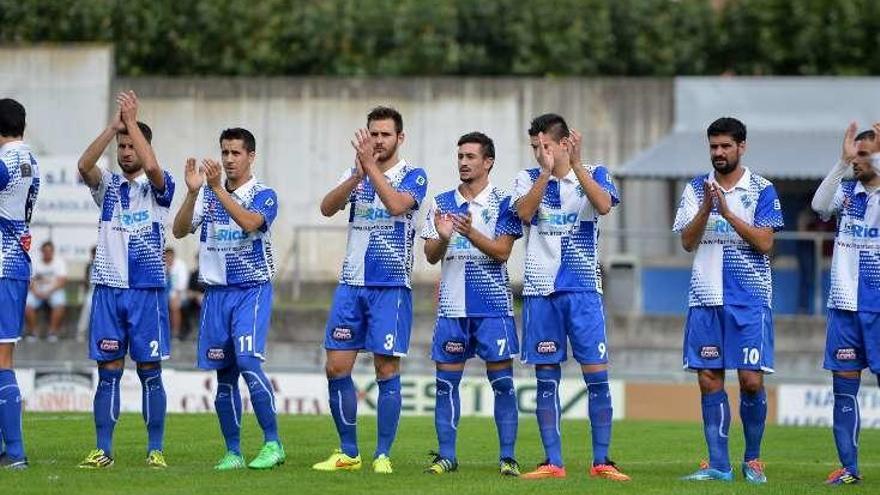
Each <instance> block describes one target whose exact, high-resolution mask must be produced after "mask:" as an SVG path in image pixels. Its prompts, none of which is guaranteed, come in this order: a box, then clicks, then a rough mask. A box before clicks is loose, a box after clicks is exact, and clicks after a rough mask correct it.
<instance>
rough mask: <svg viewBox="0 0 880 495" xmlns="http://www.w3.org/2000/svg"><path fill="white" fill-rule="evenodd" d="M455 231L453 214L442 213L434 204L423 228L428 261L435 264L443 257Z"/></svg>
mask: <svg viewBox="0 0 880 495" xmlns="http://www.w3.org/2000/svg"><path fill="white" fill-rule="evenodd" d="M454 231H455V226H454V224H453V223H452V217H451V215H449V214H446V213H442V212H441V211H440V209H439V208H437V205H436V204H432V205H431V208H429V209H428V214H427V216H426V217H425V228H424V229H423V230H422V238H423V239H425V258H427V260H428V263H430V264H432V265H435V264H437V262H438V261H440V260H442V259H443V256H444V255H445V254H446V248H448V247H449V239H450V238H451V237H452V233H453V232H454Z"/></svg>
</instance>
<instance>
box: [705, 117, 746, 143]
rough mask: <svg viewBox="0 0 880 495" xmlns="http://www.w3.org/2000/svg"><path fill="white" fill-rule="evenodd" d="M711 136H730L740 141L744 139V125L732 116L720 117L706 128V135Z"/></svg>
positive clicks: (737, 141)
mask: <svg viewBox="0 0 880 495" xmlns="http://www.w3.org/2000/svg"><path fill="white" fill-rule="evenodd" d="M712 136H730V137H732V138H733V140H734V141H735V142H736V143H741V142H743V141H745V140H746V125H745V124H743V123H742V122H740V121H739V120H737V119H735V118H733V117H721V118H720V119H718V120H716V121H715V122H712V123H711V124H709V128H708V129H706V137H712Z"/></svg>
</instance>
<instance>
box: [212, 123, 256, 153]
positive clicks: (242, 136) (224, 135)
mask: <svg viewBox="0 0 880 495" xmlns="http://www.w3.org/2000/svg"><path fill="white" fill-rule="evenodd" d="M233 139H238V140H241V141H242V142H244V149H246V150H247V152H248V153H253V152H255V151H257V138H255V137H254V135H253V134H251V131H249V130H247V129H245V128H243V127H231V128H229V129H226V130H224V131H223V132H221V133H220V143H221V144H222V143H223V141H225V140H230V141H231V140H233Z"/></svg>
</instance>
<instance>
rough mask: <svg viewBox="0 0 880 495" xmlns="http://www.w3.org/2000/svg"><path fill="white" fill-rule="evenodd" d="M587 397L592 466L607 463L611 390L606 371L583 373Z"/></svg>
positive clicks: (609, 443)
mask: <svg viewBox="0 0 880 495" xmlns="http://www.w3.org/2000/svg"><path fill="white" fill-rule="evenodd" d="M584 382H586V384H587V395H588V396H589V400H590V401H589V405H588V412H589V416H590V429H591V430H592V435H591V436H592V440H593V465H594V466H595V465H598V464H605V463H607V462H608V446H609V445H611V418H612V417H613V416H614V409H613V408H612V406H611V389H610V388H609V386H608V370H603V371H597V372H596V373H584Z"/></svg>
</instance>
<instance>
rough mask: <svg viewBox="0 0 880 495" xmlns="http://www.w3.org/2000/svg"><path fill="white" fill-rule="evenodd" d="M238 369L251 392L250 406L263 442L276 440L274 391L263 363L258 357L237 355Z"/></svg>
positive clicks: (276, 422)
mask: <svg viewBox="0 0 880 495" xmlns="http://www.w3.org/2000/svg"><path fill="white" fill-rule="evenodd" d="M238 369H239V370H241V376H242V378H244V382H245V383H247V386H248V391H249V392H250V394H251V406H253V408H254V413H255V414H256V415H257V422H258V423H260V428H262V429H263V440H264V441H265V442H277V441H278V421H277V419H276V418H275V393H274V392H273V391H272V383H271V382H270V381H269V379H268V378H266V374H265V373H263V365H262V362H261V361H260V359H259V358H256V357H250V356H248V357H244V356H238Z"/></svg>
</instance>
